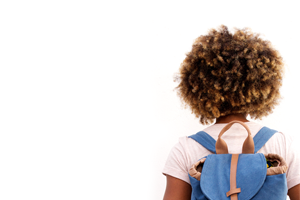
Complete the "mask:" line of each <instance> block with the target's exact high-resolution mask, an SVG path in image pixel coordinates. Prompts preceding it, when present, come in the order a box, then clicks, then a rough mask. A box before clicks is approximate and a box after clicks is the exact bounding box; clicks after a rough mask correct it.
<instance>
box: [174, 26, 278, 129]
mask: <svg viewBox="0 0 300 200" xmlns="http://www.w3.org/2000/svg"><path fill="white" fill-rule="evenodd" d="M282 76H283V61H282V57H281V56H280V54H279V53H278V51H277V50H275V49H274V48H273V47H272V45H271V43H270V42H269V41H265V40H262V39H261V38H260V37H259V34H254V33H252V32H251V31H250V30H249V29H248V28H245V29H236V30H235V32H234V34H232V33H230V32H229V31H228V28H227V27H226V26H224V25H222V26H220V28H219V29H218V30H215V29H212V30H210V31H209V33H208V34H207V35H202V36H200V37H198V38H197V39H196V40H195V42H194V44H193V47H192V50H191V52H189V53H187V54H186V58H185V59H184V61H183V63H182V64H181V67H180V70H179V74H178V75H177V76H176V77H175V79H174V80H175V81H178V82H179V84H178V86H177V87H176V88H175V89H176V90H177V93H178V95H179V97H180V98H181V100H182V102H183V103H184V104H185V105H186V106H188V107H190V109H191V110H192V113H193V114H195V115H196V117H197V118H199V117H200V123H201V124H210V123H213V122H214V120H215V119H216V118H218V117H220V116H225V115H228V114H236V113H248V114H250V116H251V118H254V119H261V118H262V117H264V116H267V115H268V114H270V113H271V112H272V110H273V108H274V107H275V105H277V104H278V103H279V100H280V93H279V88H280V86H281V85H282Z"/></svg>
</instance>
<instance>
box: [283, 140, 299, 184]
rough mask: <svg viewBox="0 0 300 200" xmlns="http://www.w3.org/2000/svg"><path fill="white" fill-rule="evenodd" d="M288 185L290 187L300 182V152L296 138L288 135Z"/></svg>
mask: <svg viewBox="0 0 300 200" xmlns="http://www.w3.org/2000/svg"><path fill="white" fill-rule="evenodd" d="M286 142H287V152H286V153H287V156H286V157H287V165H288V170H287V186H288V189H290V188H292V187H294V186H296V185H298V184H300V153H299V150H297V149H296V143H295V140H293V139H292V137H291V136H289V135H288V136H287V139H286Z"/></svg>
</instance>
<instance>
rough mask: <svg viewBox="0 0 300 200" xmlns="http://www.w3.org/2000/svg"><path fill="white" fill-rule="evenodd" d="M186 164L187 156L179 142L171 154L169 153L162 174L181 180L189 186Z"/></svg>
mask: <svg viewBox="0 0 300 200" xmlns="http://www.w3.org/2000/svg"><path fill="white" fill-rule="evenodd" d="M186 163H187V154H186V152H185V150H184V148H183V146H182V144H181V143H180V142H179V143H177V144H176V145H175V146H174V147H173V148H172V150H171V152H170V153H169V156H168V158H167V161H166V164H165V166H164V168H163V171H162V173H163V174H164V175H170V176H173V177H175V178H178V179H181V180H183V181H185V182H187V183H189V184H190V180H189V176H188V168H187V166H186Z"/></svg>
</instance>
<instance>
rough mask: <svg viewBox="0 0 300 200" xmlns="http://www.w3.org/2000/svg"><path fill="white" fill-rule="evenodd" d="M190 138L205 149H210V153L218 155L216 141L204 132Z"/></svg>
mask: <svg viewBox="0 0 300 200" xmlns="http://www.w3.org/2000/svg"><path fill="white" fill-rule="evenodd" d="M189 138H192V139H193V140H195V141H196V142H198V143H199V144H201V145H202V146H203V147H205V148H206V149H208V150H209V151H211V152H213V153H216V147H215V146H216V140H215V139H214V138H212V137H211V136H210V135H208V134H207V133H206V132H204V131H200V132H198V133H196V134H195V135H191V136H189Z"/></svg>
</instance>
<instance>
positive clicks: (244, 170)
mask: <svg viewBox="0 0 300 200" xmlns="http://www.w3.org/2000/svg"><path fill="white" fill-rule="evenodd" d="M231 157H232V155H231V154H212V155H208V156H207V158H206V161H205V163H204V166H203V169H202V175H201V179H200V186H201V189H202V191H203V193H204V194H205V196H206V197H208V199H218V200H230V196H229V197H227V195H226V193H227V192H229V191H230V168H231ZM266 175H267V167H266V160H265V156H264V155H263V154H261V153H257V154H240V155H239V157H238V163H237V171H236V187H237V188H240V189H241V192H240V193H238V199H239V200H248V199H251V198H252V197H253V196H254V195H255V194H256V193H257V192H258V191H259V190H260V188H261V187H262V186H263V184H264V181H265V179H266Z"/></svg>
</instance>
